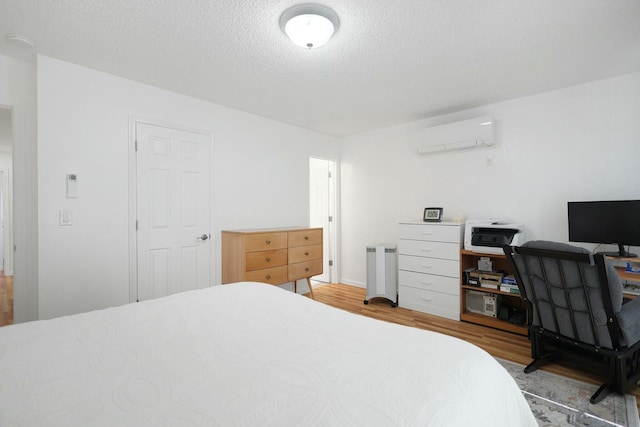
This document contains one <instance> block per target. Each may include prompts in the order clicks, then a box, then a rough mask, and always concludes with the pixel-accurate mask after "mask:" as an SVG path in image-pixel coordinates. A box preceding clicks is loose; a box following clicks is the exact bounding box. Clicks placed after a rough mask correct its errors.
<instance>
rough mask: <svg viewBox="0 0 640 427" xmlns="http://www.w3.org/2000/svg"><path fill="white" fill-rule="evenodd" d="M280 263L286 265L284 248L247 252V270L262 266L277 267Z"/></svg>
mask: <svg viewBox="0 0 640 427" xmlns="http://www.w3.org/2000/svg"><path fill="white" fill-rule="evenodd" d="M280 265H287V250H286V249H276V250H272V251H258V252H247V259H246V269H247V271H253V270H261V269H263V268H270V267H277V266H280Z"/></svg>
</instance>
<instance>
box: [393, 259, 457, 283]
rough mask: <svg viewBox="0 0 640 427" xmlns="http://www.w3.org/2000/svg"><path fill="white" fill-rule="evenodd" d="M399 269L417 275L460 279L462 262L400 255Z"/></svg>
mask: <svg viewBox="0 0 640 427" xmlns="http://www.w3.org/2000/svg"><path fill="white" fill-rule="evenodd" d="M398 269H399V270H408V271H414V272H416V273H427V274H437V275H439V276H449V277H457V278H459V277H460V262H459V261H454V260H449V259H439V258H425V257H418V256H411V255H400V256H398Z"/></svg>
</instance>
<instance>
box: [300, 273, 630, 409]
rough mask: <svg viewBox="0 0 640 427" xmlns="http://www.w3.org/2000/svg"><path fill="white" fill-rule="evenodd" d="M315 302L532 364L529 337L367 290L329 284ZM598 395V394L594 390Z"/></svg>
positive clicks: (578, 373) (584, 377)
mask: <svg viewBox="0 0 640 427" xmlns="http://www.w3.org/2000/svg"><path fill="white" fill-rule="evenodd" d="M313 292H314V296H315V299H316V301H320V302H323V303H325V304H328V305H331V306H333V307H336V308H340V309H343V310H347V311H350V312H352V313H356V314H361V315H364V316H368V317H373V318H375V319H379V320H385V321H388V322H393V323H399V324H401V325H406V326H413V327H416V328H420V329H426V330H429V331H435V332H440V333H443V334H446V335H450V336H454V337H457V338H460V339H463V340H465V341H468V342H470V343H472V344H475V345H477V346H478V347H480V348H482V349H484V350H485V351H487V352H488V353H489V354H491V355H492V356H494V357H499V358H501V359H506V360H510V361H512V362H516V363H520V364H523V365H527V364H528V363H529V362H531V346H530V343H529V340H528V339H527V337H524V336H521V335H517V334H513V333H510V332H504V331H500V330H497V329H493V328H488V327H486V326H481V325H474V324H472V323H467V322H458V321H455V320H449V319H444V318H442V317H438V316H432V315H429V314H424V313H420V312H417V311H413V310H409V309H406V308H402V307H395V308H393V307H391V304H390V303H389V301H387V300H385V299H381V298H375V299H372V300H370V301H369V304H367V305H365V304H364V303H363V301H364V298H365V296H366V289H362V288H358V287H355V286H348V285H342V284H329V285H325V286H317V287H314V290H313ZM542 369H543V370H545V371H547V372H553V373H554V374H558V375H562V376H565V377H569V378H574V379H576V380H580V381H583V382H586V383H590V384H595V385H598V386H599V385H600V384H602V383H603V382H604V377H603V376H599V375H596V374H593V373H590V372H587V371H583V370H581V369H579V368H578V367H575V365H574V366H571V365H559V364H549V365H547V366H545V367H544V368H542ZM594 391H595V390H594ZM631 394H633V395H634V396H635V397H636V401H637V402H638V408H639V410H640V387H636V388H635V389H634V390H632V391H631Z"/></svg>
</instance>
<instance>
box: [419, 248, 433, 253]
mask: <svg viewBox="0 0 640 427" xmlns="http://www.w3.org/2000/svg"><path fill="white" fill-rule="evenodd" d="M421 250H422V252H431V251H432V249H429V248H422V249H421Z"/></svg>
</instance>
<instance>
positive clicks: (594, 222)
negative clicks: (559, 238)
mask: <svg viewBox="0 0 640 427" xmlns="http://www.w3.org/2000/svg"><path fill="white" fill-rule="evenodd" d="M567 211H568V216H569V241H570V242H584V243H601V244H616V245H618V251H617V252H605V255H609V256H616V257H636V256H637V255H636V254H631V253H629V252H628V251H626V250H625V249H624V246H625V245H628V246H640V200H610V201H598V202H568V203H567Z"/></svg>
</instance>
